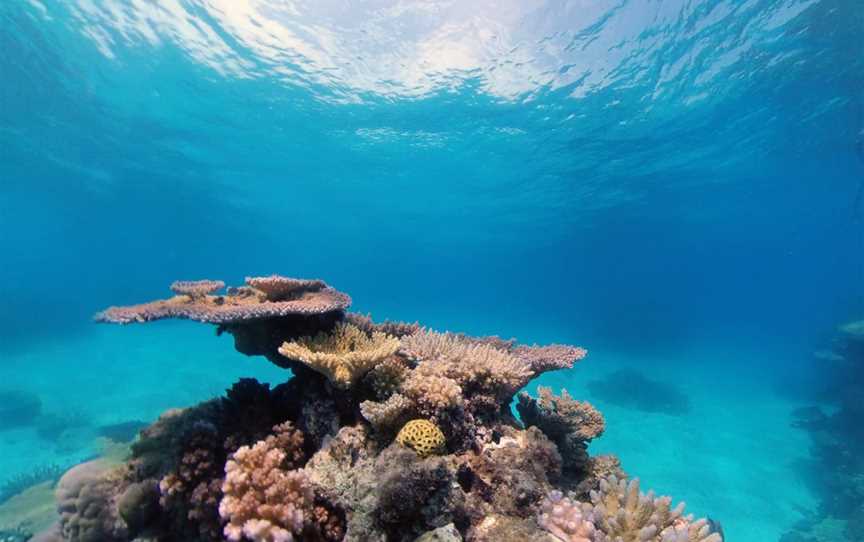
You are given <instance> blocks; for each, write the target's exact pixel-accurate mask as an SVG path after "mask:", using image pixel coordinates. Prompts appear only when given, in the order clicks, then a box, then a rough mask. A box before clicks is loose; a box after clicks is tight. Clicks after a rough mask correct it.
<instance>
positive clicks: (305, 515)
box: [219, 424, 315, 542]
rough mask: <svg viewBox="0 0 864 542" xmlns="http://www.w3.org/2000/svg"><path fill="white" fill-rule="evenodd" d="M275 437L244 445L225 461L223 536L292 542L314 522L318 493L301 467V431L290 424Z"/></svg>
mask: <svg viewBox="0 0 864 542" xmlns="http://www.w3.org/2000/svg"><path fill="white" fill-rule="evenodd" d="M274 429H277V434H276V435H271V436H269V437H267V438H266V439H264V440H261V441H258V442H256V443H255V444H254V445H253V446H251V447H249V446H241V447H240V448H239V449H238V450H237V451H236V452H234V454H232V456H231V458H230V459H229V460H228V462H227V463H226V464H225V481H224V482H223V484H222V492H223V494H224V496H223V497H222V500H221V501H220V502H219V515H220V516H221V517H222V519H224V520H227V522H228V524H227V525H226V526H225V530H224V533H225V536H226V538H228V540H235V541H236V540H241V539H242V538H243V537H244V536H245V537H246V538H248V539H249V540H252V541H254V542H291V541H293V540H294V535H300V534H301V533H302V532H303V530H304V528H305V527H306V525H307V524H308V523H311V522H312V519H311V517H312V511H313V504H314V502H313V501H314V497H315V495H314V491H313V489H312V486H311V484H310V482H309V480H308V477H307V476H306V474H305V473H304V472H303V471H302V470H291V469H292V468H293V467H294V466H296V464H297V463H298V458H299V457H301V456H302V452H301V451H300V450H301V447H302V434H300V433H299V432H297V431H295V430H293V428H292V427H291V425H290V424H284V425H282V426H279V427H278V428H274Z"/></svg>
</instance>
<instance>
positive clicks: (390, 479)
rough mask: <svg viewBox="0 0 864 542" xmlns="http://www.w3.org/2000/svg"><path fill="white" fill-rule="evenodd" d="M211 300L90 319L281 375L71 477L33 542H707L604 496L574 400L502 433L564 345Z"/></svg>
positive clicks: (684, 527) (310, 305)
mask: <svg viewBox="0 0 864 542" xmlns="http://www.w3.org/2000/svg"><path fill="white" fill-rule="evenodd" d="M183 288H186V286H183ZM175 290H176V289H175ZM213 293H214V292H213V291H211V290H206V287H204V286H203V285H202V286H201V289H200V290H196V291H195V292H194V293H193V292H192V291H191V290H189V289H186V290H185V292H181V294H180V295H178V296H177V297H176V298H173V299H170V300H165V301H156V302H153V303H148V304H144V305H136V306H134V307H113V308H111V309H108V310H107V311H104V312H102V313H100V314H99V315H97V318H96V319H97V320H98V321H101V322H113V323H131V322H145V321H148V320H153V319H158V318H166V317H176V318H188V319H192V320H198V321H201V322H208V323H213V324H216V325H217V326H218V327H217V331H218V332H219V333H226V332H227V333H230V334H231V335H233V336H234V346H235V348H236V349H237V350H238V351H240V352H242V353H244V354H247V355H260V356H264V357H266V358H267V359H268V360H269V361H271V362H273V363H275V364H277V365H279V366H281V367H286V368H290V369H291V370H292V373H293V375H292V377H291V378H290V379H289V380H287V381H286V382H285V383H283V384H280V385H278V386H276V387H274V388H272V389H271V388H270V387H269V386H266V385H263V384H260V383H258V382H256V381H254V380H251V379H241V380H240V381H239V382H237V383H236V384H235V385H234V386H233V387H232V388H231V389H230V390H228V392H227V393H226V395H225V396H224V397H221V398H217V399H213V400H211V401H207V402H205V403H202V404H200V405H197V406H193V407H190V408H187V409H183V410H171V411H168V412H166V413H165V414H163V415H162V416H161V417H160V418H159V420H157V421H156V422H155V423H153V424H152V425H150V426H149V427H147V428H144V429H143V430H142V431H141V432H140V436H139V438H138V440H136V441H135V442H134V443H133V444H132V447H131V451H130V453H129V456H128V457H126V458H124V460H123V461H122V462H121V463H119V464H110V465H107V464H105V462H104V461H98V462H95V463H87V464H84V465H81V466H78V467H75V468H73V469H72V470H70V471H69V472H68V473H67V474H66V475H64V477H63V479H62V480H61V482H60V483H59V485H58V491H57V496H58V508H59V512H60V518H59V521H58V525H57V527H56V528H55V529H53V530H48V531H46V532H45V533H43V534H42V535H40V536H41V538H39V540H42V541H43V542H45V541H49V540H50V541H52V542H57V541H69V542H89V541H96V540H100V541H107V542H112V541H118V542H119V541H124V542H127V541H128V542H131V541H133V540H136V541H154V542H155V541H160V542H161V541H164V542H175V541H183V542H211V541H213V542H215V541H217V540H225V539H228V540H232V541H241V540H246V541H266V542H289V541H311V542H337V541H340V540H346V541H356V542H359V541H364V542H367V541H368V542H385V541H386V542H415V541H423V542H432V541H436V540H438V541H450V542H454V541H461V540H467V541H476V542H517V541H518V542H524V541H525V540H531V539H536V540H537V541H538V542H551V541H554V540H559V541H560V540H583V539H584V540H591V541H593V542H597V541H603V542H606V541H609V542H612V541H613V540H615V541H616V542H617V540H619V539H616V538H615V537H618V536H624V537H625V538H622V539H620V540H623V542H629V541H630V540H631V539H632V538H627V537H629V536H630V535H629V534H622V533H624V532H625V531H624V530H622V529H630V528H631V527H634V526H635V527H636V528H638V529H639V530H640V532H641V533H642V535H645V536H646V537H643V538H639V540H640V541H647V540H657V541H661V540H662V542H682V541H685V540H686V541H687V542H696V541H699V542H716V541H717V540H718V537H717V536H715V535H708V534H706V533H703V531H704V527H705V525H706V523H704V522H699V521H697V522H693V521H691V520H690V519H689V518H683V517H681V516H680V510H679V509H675V510H670V509H669V506H668V499H665V500H664V499H654V498H653V496H651V495H650V494H649V495H648V496H645V495H640V494H639V492H638V484H636V483H635V482H630V483H629V484H625V483H624V482H620V483H619V482H618V481H617V480H618V478H620V479H622V480H623V479H624V473H623V472H622V470H621V468H620V463H619V462H618V460H617V458H615V457H614V456H598V457H590V456H589V455H588V452H587V444H588V442H590V440H591V439H593V438H595V437H597V436H599V435H600V434H601V433H602V432H603V430H604V428H605V424H604V421H603V417H602V416H601V415H600V413H599V412H597V411H596V410H595V409H594V408H593V407H591V406H590V405H588V404H587V403H580V402H578V401H576V400H574V399H572V398H571V397H570V396H569V395H568V394H567V393H566V392H562V394H561V395H560V396H554V395H552V393H551V391H550V390H547V389H545V388H541V389H540V395H539V397H538V398H537V399H535V398H531V397H530V396H528V395H526V394H523V395H522V396H520V399H519V410H520V412H521V414H522V417H523V420H524V421H525V424H526V425H527V427H526V426H525V425H523V424H522V423H520V421H519V420H517V419H516V418H515V417H514V415H513V413H512V411H511V404H512V403H513V400H514V397H515V395H516V394H517V393H518V392H519V390H520V389H521V388H523V387H524V386H525V385H526V384H527V383H528V382H529V381H530V380H531V379H532V378H534V377H536V376H537V375H538V374H540V373H542V372H545V371H550V370H556V369H567V368H570V367H572V366H573V364H574V363H576V362H577V361H578V360H580V359H582V358H583V357H584V356H585V351H584V350H583V349H581V348H578V347H571V346H565V345H552V346H536V345H534V346H524V345H518V344H517V343H516V341H515V340H513V339H509V340H504V339H500V338H498V337H470V336H468V335H464V334H456V333H439V332H436V331H433V330H429V329H425V328H421V327H420V326H419V324H405V323H401V322H385V323H383V324H376V323H374V322H373V321H372V319H371V318H369V317H368V316H361V315H356V314H346V313H345V309H346V308H347V306H348V303H349V301H350V298H348V296H347V295H345V294H341V293H339V292H336V290H333V289H332V288H330V287H329V286H327V285H326V284H324V283H323V282H321V281H318V280H302V279H290V278H285V277H280V276H275V275H274V276H270V277H257V278H248V279H247V280H246V285H244V286H241V287H238V288H229V289H228V290H227V291H226V294H225V295H221V296H217V295H213ZM135 428H136V427H134V426H130V427H125V426H123V427H118V428H117V432H118V433H121V434H123V435H124V436H125V435H127V434H128V433H129V432H130V431H131V430H133V429H135ZM113 429H114V428H112V431H111V432H112V433H113V432H114V431H113ZM622 484H623V485H622ZM565 493H566V495H567V497H564V495H565ZM634 499H636V500H635V501H634ZM577 508H578V514H583V511H584V514H583V515H578V514H577V512H576V510H577ZM646 514H647V515H646ZM652 525H656V532H655V531H651V533H650V536H649V535H647V534H646V533H647V532H648V531H645V530H644V529H646V528H648V529H650V528H651V526H652ZM619 527H620V528H619ZM616 529H617V530H616ZM631 530H632V529H631ZM703 534H704V536H703ZM601 536H602V537H607V536H608V538H601ZM640 536H641V535H640ZM652 537H653V538H652ZM688 537H689V538H688Z"/></svg>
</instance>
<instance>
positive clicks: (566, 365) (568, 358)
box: [513, 344, 588, 375]
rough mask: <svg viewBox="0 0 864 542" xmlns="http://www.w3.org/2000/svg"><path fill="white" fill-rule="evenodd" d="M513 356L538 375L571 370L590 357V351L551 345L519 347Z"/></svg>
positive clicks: (576, 347)
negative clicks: (558, 370)
mask: <svg viewBox="0 0 864 542" xmlns="http://www.w3.org/2000/svg"><path fill="white" fill-rule="evenodd" d="M513 354H514V355H515V356H516V357H518V358H520V359H522V360H523V361H525V362H526V363H527V364H528V365H529V366H530V367H531V371H532V372H533V373H534V374H535V375H538V374H540V373H544V372H546V371H555V370H557V369H570V368H572V367H573V365H574V364H575V363H576V362H577V361H579V360H581V359H583V358H584V357H585V356H587V355H588V351H587V350H585V349H584V348H579V347H578V346H570V345H566V344H550V345H548V346H537V345H534V346H517V347H515V348H514V349H513Z"/></svg>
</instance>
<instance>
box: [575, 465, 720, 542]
mask: <svg viewBox="0 0 864 542" xmlns="http://www.w3.org/2000/svg"><path fill="white" fill-rule="evenodd" d="M591 502H592V504H593V515H594V521H595V525H596V526H597V528H598V529H599V530H600V531H601V532H603V533H604V534H605V535H606V536H607V537H608V538H603V539H601V542H606V541H607V540H608V541H609V542H619V541H620V542H648V541H652V542H653V541H657V542H661V541H662V542H679V541H686V542H722V540H723V539H722V538H721V536H720V535H719V534H716V533H710V529H709V528H707V523H706V521H705V520H698V521H694V520H693V518H692V516H686V517H685V516H683V515H682V514H683V512H684V503H680V504H678V506H676V507H675V508H671V503H672V499H670V498H669V497H655V496H654V492H653V491H649V492H648V493H647V494H646V493H641V492H640V491H639V480H638V479H637V478H633V479H632V480H630V481H627V480H626V479H620V480H619V479H618V478H616V477H614V476H612V477H610V478H608V479H606V480H602V481H601V482H600V489H599V490H598V491H592V492H591ZM685 535H686V538H682V537H683V536H685Z"/></svg>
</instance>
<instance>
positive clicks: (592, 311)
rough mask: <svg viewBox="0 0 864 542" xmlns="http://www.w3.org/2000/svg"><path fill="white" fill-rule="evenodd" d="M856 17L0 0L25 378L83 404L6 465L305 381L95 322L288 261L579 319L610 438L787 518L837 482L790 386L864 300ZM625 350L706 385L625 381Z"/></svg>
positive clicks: (592, 7) (393, 290) (416, 297)
mask: <svg viewBox="0 0 864 542" xmlns="http://www.w3.org/2000/svg"><path fill="white" fill-rule="evenodd" d="M862 36H864V9H862V6H861V4H860V2H857V1H855V0H848V1H843V0H840V1H829V0H821V1H820V0H809V1H802V0H752V1H748V2H737V1H702V2H688V1H684V0H681V1H663V2H643V1H634V0H631V1H627V0H621V1H616V2H611V1H610V2H599V1H598V2H589V1H571V2H552V1H542V0H538V1H535V2H520V1H505V2H470V3H459V2H450V1H430V2H407V1H395V0H380V1H376V2H369V3H362V4H356V3H345V2H330V1H324V2H320V1H319V2H302V1H298V2H294V1H280V2H275V1H264V0H261V1H231V0H212V1H202V0H165V1H159V2H148V1H143V0H140V1H139V0H129V1H122V0H102V1H90V0H67V1H59V0H57V1H50V0H26V1H25V0H11V1H7V2H3V3H2V4H0V51H2V53H0V149H2V151H0V242H2V247H3V251H2V259H0V261H2V266H0V300H2V301H0V371H2V373H0V375H2V386H3V387H6V388H10V389H16V390H25V391H28V392H32V393H35V394H37V395H38V396H39V397H40V399H41V401H42V404H43V410H44V411H46V412H51V413H57V414H61V413H62V414H68V413H70V412H73V413H76V415H77V418H76V419H78V420H79V422H80V424H79V425H78V426H76V427H72V428H71V429H70V430H69V431H66V432H65V433H64V434H63V438H61V439H59V440H57V441H56V442H53V441H50V440H46V439H45V438H42V437H40V436H39V435H37V434H36V433H35V432H34V430H33V429H32V428H29V427H21V428H14V429H10V430H5V431H0V457H2V458H3V459H2V462H3V464H4V466H5V468H4V469H3V471H2V475H0V478H4V477H5V478H7V479H11V478H14V477H15V476H17V475H19V474H21V473H26V472H29V471H30V470H32V469H33V468H37V467H39V466H41V465H45V464H59V465H68V464H71V463H74V462H76V461H80V460H82V459H84V458H86V457H88V456H90V455H92V454H93V453H95V447H96V444H94V441H93V434H92V433H93V428H94V427H97V426H99V425H100V424H101V425H104V424H111V423H118V422H124V421H128V420H141V421H150V420H153V419H154V418H155V417H156V416H157V415H158V413H159V412H161V411H162V410H164V409H166V408H168V407H172V406H183V405H189V404H193V403H195V402H198V401H201V400H203V399H205V398H208V397H211V396H213V395H215V394H218V393H220V392H221V390H223V389H224V388H226V387H227V386H229V385H230V384H231V382H232V381H234V380H235V379H236V378H238V377H240V376H257V377H259V378H261V379H264V380H268V381H271V382H279V381H280V380H282V379H284V378H285V374H284V371H281V370H280V369H278V368H276V367H273V366H271V365H270V364H268V363H266V362H265V361H263V360H261V359H253V358H246V357H244V356H242V355H240V354H238V353H236V352H235V351H234V350H233V348H232V346H231V342H230V340H228V339H225V338H221V339H218V340H216V339H214V338H213V336H212V330H209V329H206V328H202V327H201V326H195V325H193V324H189V323H184V322H169V323H158V324H151V325H149V326H147V327H140V328H137V327H134V326H133V327H129V328H123V329H121V328H107V327H99V326H96V325H94V324H93V323H92V322H91V316H92V314H93V313H95V312H96V311H97V310H100V309H102V308H104V307H105V306H108V305H112V304H129V303H135V302H140V301H144V300H149V299H153V298H158V297H162V296H164V295H165V294H166V292H167V285H168V284H170V283H171V281H173V280H176V279H194V278H217V279H223V280H225V281H226V282H229V283H231V284H236V283H241V282H242V279H243V277H244V276H246V275H264V274H270V273H282V274H286V275H291V276H300V277H320V278H322V279H324V280H326V281H327V282H328V283H330V284H332V285H334V286H336V287H338V288H339V289H340V290H343V291H346V292H349V293H350V294H351V295H352V297H353V299H354V310H357V311H359V312H364V313H365V312H370V313H371V314H372V315H373V316H374V317H375V318H376V320H377V319H382V320H383V319H384V318H390V319H400V320H407V321H414V320H420V321H421V322H423V323H424V324H426V325H429V326H432V327H434V328H437V329H449V330H454V331H465V332H468V333H472V334H498V335H501V336H505V337H511V336H513V337H517V338H518V339H519V340H520V341H522V342H528V343H532V342H539V343H548V342H567V343H574V344H579V345H582V346H585V347H586V348H588V350H589V352H590V354H589V357H588V358H587V359H586V360H585V361H583V362H581V363H580V365H578V366H577V368H575V369H573V370H572V371H567V372H563V373H553V374H550V375H546V376H545V377H544V378H543V379H542V381H541V384H545V385H553V386H555V387H566V388H567V389H568V390H569V391H570V392H571V394H572V395H574V396H575V397H578V398H581V399H587V400H590V401H592V403H594V404H596V405H597V406H598V407H599V408H600V409H601V410H602V411H603V412H604V413H605V415H606V417H607V432H606V434H605V435H604V436H603V437H602V438H601V439H600V440H598V441H597V442H595V443H594V444H593V445H592V451H598V452H614V453H617V454H618V455H620V456H621V458H622V461H623V464H624V468H625V470H627V471H628V472H632V473H634V474H637V475H639V476H640V477H641V478H642V480H643V483H644V484H645V485H647V486H650V487H654V488H655V489H656V490H657V491H659V492H661V493H668V494H671V495H673V496H674V497H675V498H676V499H682V500H685V501H687V502H688V509H690V510H691V511H693V512H694V513H697V514H700V515H711V516H712V517H714V518H716V519H718V520H720V521H721V522H722V523H723V525H724V528H725V530H726V533H727V537H728V538H729V540H732V541H743V542H747V541H753V542H765V541H771V540H779V538H780V536H781V535H782V533H784V532H786V531H788V530H789V529H790V528H792V526H793V525H794V524H795V523H796V522H799V521H801V520H802V519H804V518H806V517H808V514H813V513H815V512H816V511H817V509H818V506H819V505H818V503H819V499H820V496H819V494H818V491H816V490H815V489H814V485H813V484H812V483H811V482H809V481H808V479H807V476H806V475H805V474H806V473H803V472H802V470H801V469H800V468H799V464H800V463H801V462H802V461H804V460H806V459H807V458H808V456H809V454H808V447H809V445H810V443H809V438H808V436H807V434H806V433H804V432H802V431H800V430H797V429H795V428H792V427H790V413H791V412H792V411H793V410H794V409H795V408H798V407H800V406H804V405H806V404H809V402H811V401H812V400H813V398H812V397H811V396H810V394H808V393H807V391H808V390H807V386H806V384H805V385H800V384H799V385H797V386H795V385H790V384H789V381H790V380H794V381H796V382H799V383H800V382H805V383H806V382H808V379H812V378H814V377H815V376H817V375H819V374H820V371H821V368H820V367H819V366H818V365H815V364H814V363H813V361H812V358H811V352H812V351H813V350H815V349H818V348H820V345H823V344H824V343H825V342H826V341H828V340H830V338H831V336H832V334H833V333H834V330H835V329H836V327H837V326H838V325H839V324H841V323H843V322H845V321H849V320H853V319H856V318H859V319H860V318H862V317H864V271H862V269H864V242H862V239H864V237H862V235H864V234H862V222H861V221H862V214H864V203H862V186H864V184H862V183H864V150H862V145H864V144H862V143H861V141H862V139H864V55H862V52H864V38H862ZM621 370H630V371H634V370H635V371H638V372H639V373H640V374H641V375H643V376H645V377H648V378H649V379H651V380H652V382H655V383H660V384H665V385H666V386H667V387H665V388H664V387H662V386H660V387H658V388H657V391H658V393H660V394H663V395H664V396H665V397H664V398H663V399H659V398H658V399H657V403H659V404H666V403H668V398H669V396H673V397H677V395H676V394H678V393H680V394H683V396H684V401H685V404H686V407H683V406H681V403H680V402H679V403H675V402H674V401H673V402H672V404H673V405H674V404H677V405H678V407H677V408H676V407H672V408H671V409H669V410H663V409H660V410H659V411H651V410H650V409H649V410H648V411H646V410H645V408H640V405H638V404H636V405H634V404H621V403H620V402H616V401H615V400H614V399H615V394H614V393H611V394H610V393H608V389H606V388H604V386H603V382H604V381H606V380H604V379H607V377H609V375H612V374H614V373H615V372H616V371H621ZM607 380H608V379H607ZM592 383H593V384H592ZM652 389H653V388H652ZM610 397H611V399H610ZM649 403H650V400H649ZM643 407H644V405H643ZM70 424H71V422H70ZM70 427H71V425H70ZM838 540H842V539H839V538H838Z"/></svg>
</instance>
